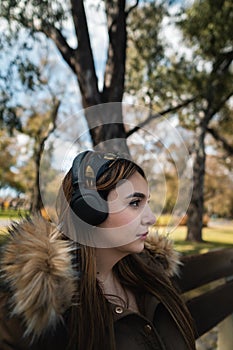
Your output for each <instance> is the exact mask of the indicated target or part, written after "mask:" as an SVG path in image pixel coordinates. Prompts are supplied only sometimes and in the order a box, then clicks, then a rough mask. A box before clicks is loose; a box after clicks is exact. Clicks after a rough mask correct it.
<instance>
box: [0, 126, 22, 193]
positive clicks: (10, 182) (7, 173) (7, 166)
mask: <svg viewBox="0 0 233 350" xmlns="http://www.w3.org/2000/svg"><path fill="white" fill-rule="evenodd" d="M0 151H1V157H0V188H1V189H2V188H5V187H8V186H10V187H12V188H14V189H15V190H16V191H21V190H22V188H23V186H22V183H21V182H20V181H18V179H17V174H16V173H15V172H14V170H13V169H14V167H15V168H16V163H17V155H18V153H19V149H18V148H17V144H16V143H15V140H12V138H11V137H9V135H8V134H7V133H6V131H4V130H1V131H0Z"/></svg>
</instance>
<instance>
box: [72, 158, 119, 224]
mask: <svg viewBox="0 0 233 350" xmlns="http://www.w3.org/2000/svg"><path fill="white" fill-rule="evenodd" d="M117 158H118V157H117V155H116V154H112V153H100V152H95V151H85V152H82V153H80V154H79V155H78V156H77V157H76V158H75V159H74V161H73V164H72V168H71V172H72V186H73V193H72V197H71V202H70V206H71V209H72V210H73V212H74V213H75V214H76V215H77V216H78V217H79V218H80V219H81V220H82V221H84V222H86V223H88V224H89V225H92V226H96V225H99V224H101V223H102V222H104V221H105V220H106V219H107V217H108V204H107V201H106V200H105V199H103V198H102V197H101V195H100V194H99V193H98V191H97V189H96V181H97V180H98V178H99V177H100V176H101V175H102V174H103V173H104V172H105V171H106V170H107V169H108V168H109V166H110V165H111V164H113V161H114V160H115V159H117Z"/></svg>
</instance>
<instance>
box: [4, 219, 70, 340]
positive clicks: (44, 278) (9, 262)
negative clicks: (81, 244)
mask: <svg viewBox="0 0 233 350" xmlns="http://www.w3.org/2000/svg"><path fill="white" fill-rule="evenodd" d="M8 232H9V234H10V237H9V239H8V241H7V243H6V244H5V245H4V249H3V252H2V257H1V279H2V281H3V284H4V285H7V288H8V290H9V292H10V297H9V304H10V309H11V315H12V316H14V317H16V318H17V317H18V318H20V319H22V320H23V324H24V325H25V328H24V329H25V332H24V335H25V336H27V335H30V336H32V337H35V338H37V337H39V336H40V335H41V334H43V332H44V331H46V330H47V329H48V328H51V327H52V328H54V327H55V326H56V325H57V323H58V322H59V320H61V319H62V315H63V314H64V312H65V311H66V310H67V309H68V308H69V307H70V306H71V303H72V297H73V294H74V291H75V275H74V269H73V268H72V261H71V260H72V258H71V251H72V249H73V248H72V246H71V243H70V242H68V241H65V240H63V239H62V235H61V232H60V231H59V230H58V228H57V226H56V225H55V224H52V223H51V222H49V221H48V220H46V219H44V218H43V217H41V216H40V215H36V216H34V217H32V218H26V219H22V220H21V221H19V222H17V223H13V224H12V225H11V226H10V227H9V228H8ZM2 298H3V296H2Z"/></svg>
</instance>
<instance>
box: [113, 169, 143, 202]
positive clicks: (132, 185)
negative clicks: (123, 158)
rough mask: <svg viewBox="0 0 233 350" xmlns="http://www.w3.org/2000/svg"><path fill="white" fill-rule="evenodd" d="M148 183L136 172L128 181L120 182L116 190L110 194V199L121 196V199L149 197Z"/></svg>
mask: <svg viewBox="0 0 233 350" xmlns="http://www.w3.org/2000/svg"><path fill="white" fill-rule="evenodd" d="M148 192H149V188H148V183H147V181H146V180H145V179H144V177H143V176H142V175H140V174H139V173H138V172H135V173H134V174H133V175H131V176H130V177H129V178H128V179H123V180H121V181H119V183H118V184H117V186H116V188H115V189H114V190H112V191H110V193H109V198H111V197H116V195H117V196H120V197H121V198H125V199H127V198H132V197H147V196H148Z"/></svg>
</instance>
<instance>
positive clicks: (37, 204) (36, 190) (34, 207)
mask: <svg viewBox="0 0 233 350" xmlns="http://www.w3.org/2000/svg"><path fill="white" fill-rule="evenodd" d="M43 148H44V142H43V141H42V144H40V145H39V147H38V149H37V145H35V147H34V157H33V158H34V160H35V174H36V178H35V184H34V187H33V195H32V202H31V210H30V211H31V212H32V213H36V212H38V211H40V212H41V211H42V210H43V208H44V204H43V201H42V197H41V189H40V161H41V155H42V152H43Z"/></svg>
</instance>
